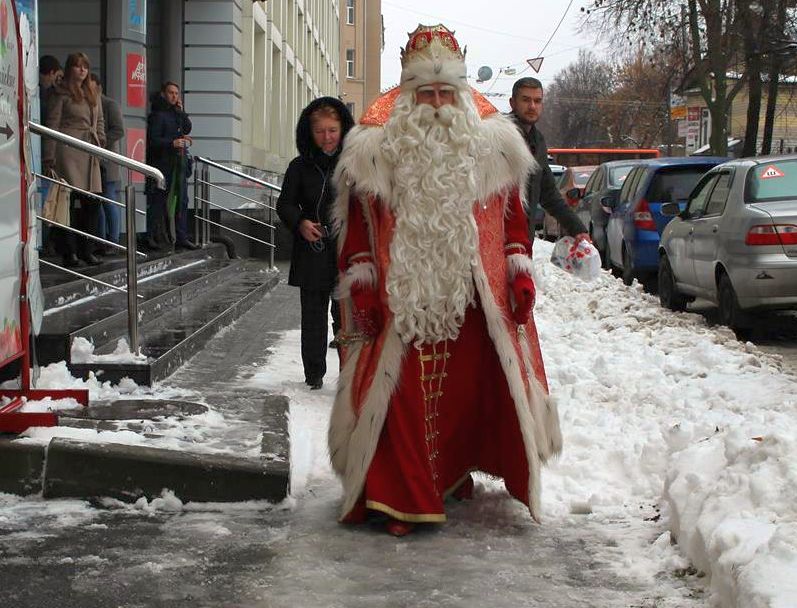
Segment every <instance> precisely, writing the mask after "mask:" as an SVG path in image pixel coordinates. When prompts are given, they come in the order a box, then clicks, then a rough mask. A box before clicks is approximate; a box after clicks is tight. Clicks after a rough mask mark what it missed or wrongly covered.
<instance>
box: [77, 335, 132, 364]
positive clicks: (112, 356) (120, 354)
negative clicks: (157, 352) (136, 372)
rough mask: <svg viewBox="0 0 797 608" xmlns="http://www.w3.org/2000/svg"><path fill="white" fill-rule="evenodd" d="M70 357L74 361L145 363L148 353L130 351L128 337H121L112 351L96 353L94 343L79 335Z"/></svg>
mask: <svg viewBox="0 0 797 608" xmlns="http://www.w3.org/2000/svg"><path fill="white" fill-rule="evenodd" d="M70 358H71V361H72V363H130V364H134V365H135V364H141V365H143V364H145V363H146V362H147V356H146V355H142V354H141V353H139V354H137V355H136V354H134V353H133V352H131V351H130V346H129V345H128V343H127V339H126V338H119V341H118V342H117V343H116V348H115V349H114V350H113V352H112V353H108V354H107V355H95V354H94V343H93V342H91V341H89V340H87V339H86V338H83V337H77V338H75V339H74V340H72V349H71V351H70Z"/></svg>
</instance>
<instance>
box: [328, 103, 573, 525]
mask: <svg viewBox="0 0 797 608" xmlns="http://www.w3.org/2000/svg"><path fill="white" fill-rule="evenodd" d="M490 120H495V121H496V122H495V123H494V124H495V129H496V132H497V133H498V134H497V135H496V136H495V140H496V142H497V144H498V145H497V147H499V148H500V149H502V150H509V151H510V152H514V154H511V153H510V154H504V155H503V158H505V159H506V161H504V160H503V159H499V160H498V161H495V162H506V163H507V164H510V165H511V163H512V162H513V160H514V159H516V158H519V159H521V160H522V161H523V162H525V158H526V157H524V156H523V154H524V152H525V154H526V155H528V152H527V150H526V148H525V144H524V143H523V141H522V138H521V137H520V135H519V133H517V131H516V130H515V129H514V127H513V126H511V125H510V126H507V124H506V123H505V122H503V121H505V119H504V118H503V117H497V118H494V119H492V118H491V119H490ZM507 122H508V121H507ZM361 128H362V127H358V129H361ZM353 134H354V138H355V139H354V142H353V147H354V149H355V152H356V151H357V150H360V152H356V153H358V154H361V156H363V158H364V159H365V160H364V161H363V160H358V159H357V158H354V159H348V158H347V155H346V151H345V150H344V153H343V155H342V157H341V164H340V165H339V167H338V177H339V180H338V200H337V203H336V207H337V208H336V215H337V222H338V225H339V226H340V228H341V234H340V237H339V247H340V249H339V260H340V262H339V263H340V269H341V272H343V273H345V272H346V271H347V270H348V267H349V265H350V264H351V263H352V262H353V260H356V259H360V260H361V259H362V258H363V256H370V258H369V259H370V260H371V261H372V262H373V264H374V266H375V271H376V273H375V274H376V284H375V289H376V290H377V293H378V294H379V296H380V301H381V306H382V312H383V314H382V318H383V319H384V323H383V326H382V328H381V331H380V332H379V333H378V335H376V336H375V337H374V338H372V339H369V340H365V341H355V342H352V343H351V344H347V345H346V346H345V347H344V348H343V350H342V371H341V376H340V380H339V386H338V392H337V395H336V399H335V404H334V407H333V413H332V419H331V421H330V430H329V449H330V456H331V459H332V465H333V468H334V469H335V471H336V472H337V473H338V474H339V475H340V476H341V478H342V480H343V485H344V502H343V507H342V511H341V517H342V519H343V520H344V521H358V520H360V519H362V518H363V517H364V515H365V512H366V511H365V508H370V509H372V510H374V511H380V512H383V513H386V514H387V515H389V516H391V517H394V518H396V519H401V520H404V521H413V522H440V521H444V520H445V512H444V508H443V500H444V498H445V496H446V495H447V494H448V493H449V492H451V491H452V490H454V489H455V488H456V487H457V485H458V484H459V483H461V482H462V481H463V480H464V479H467V476H468V474H469V473H470V472H471V471H474V470H481V471H485V472H487V473H490V474H491V475H494V476H498V477H501V478H503V479H504V480H505V483H506V486H507V489H508V491H509V492H510V494H511V495H512V496H514V497H515V498H517V499H518V500H520V501H521V502H523V503H524V504H525V505H527V506H528V507H529V510H530V512H531V515H532V517H533V518H534V519H537V520H539V495H540V466H541V464H542V463H544V462H545V460H547V459H548V458H549V457H550V456H552V455H555V454H557V453H558V452H559V451H560V450H561V434H560V432H559V422H558V413H557V412H556V408H555V404H554V403H553V401H552V400H551V399H550V398H549V397H548V396H547V383H546V380H545V371H544V367H543V362H542V357H541V354H540V350H539V342H538V339H537V332H536V326H535V324H534V320H533V316H532V318H531V319H530V320H529V322H528V323H527V324H526V325H525V326H518V325H517V324H516V323H514V321H513V320H512V315H511V313H512V305H511V303H510V289H509V269H508V264H507V259H506V251H505V246H506V245H507V244H516V245H518V244H519V245H521V246H522V247H524V248H525V249H526V250H527V251H530V244H529V241H528V234H527V222H526V217H525V212H524V210H523V207H522V204H521V201H520V199H519V196H518V192H519V191H520V189H521V187H522V185H523V180H524V179H525V176H526V171H527V167H523V166H521V165H522V162H520V161H518V163H517V166H510V167H509V168H507V169H506V170H505V171H504V173H505V175H504V174H502V175H500V176H498V178H495V179H497V180H498V181H497V183H498V187H497V188H496V189H495V191H494V192H493V193H492V194H490V195H488V196H486V197H484V199H483V200H481V201H478V202H474V206H473V213H474V218H475V220H476V225H477V227H478V239H479V246H478V255H477V260H475V261H476V265H475V266H474V269H473V278H474V283H475V287H476V294H477V296H476V302H475V306H474V307H473V308H468V312H467V314H466V317H465V321H464V324H463V326H462V327H461V329H460V335H459V337H458V338H457V339H456V340H449V341H446V342H442V343H438V344H437V345H436V346H435V347H433V346H432V345H431V344H426V345H424V347H423V349H421V350H420V351H419V350H418V349H416V347H415V346H413V345H408V344H404V343H402V341H401V339H400V338H399V336H398V333H397V332H396V331H395V329H394V328H393V325H392V322H393V319H392V314H391V312H390V310H389V307H388V306H387V293H386V290H385V278H386V276H387V269H388V266H389V264H390V259H389V258H390V256H389V251H390V242H391V239H392V233H393V230H394V226H395V221H394V218H393V214H392V213H391V211H390V208H389V205H388V204H387V203H386V202H385V199H384V198H383V196H380V195H388V194H389V193H386V192H380V185H379V184H378V183H371V182H368V180H372V179H373V177H372V176H373V174H374V171H371V170H370V167H371V165H373V167H379V159H378V158H377V157H376V156H374V158H373V159H371V158H370V156H368V154H374V155H376V154H378V152H376V150H378V146H372V147H369V142H368V141H367V138H369V137H371V135H369V134H368V133H362V132H361V133H359V134H358V133H357V132H356V131H355V132H353ZM375 135H376V137H375V138H374V141H377V137H378V134H375ZM348 137H349V139H347V142H350V140H351V138H352V134H350V135H349V136H348ZM358 137H362V138H364V140H363V141H360V140H359V139H357V138H358ZM347 145H349V143H347ZM362 151H365V152H367V154H365V152H362ZM528 158H529V160H528V162H529V163H531V162H533V161H531V160H530V156H529V157H528ZM485 171H488V169H485ZM489 172H490V173H496V170H495V167H492V168H491V170H489ZM499 173H500V171H499ZM360 178H362V179H360ZM495 179H494V180H493V181H495ZM490 183H493V182H490ZM341 311H342V323H343V333H344V337H345V335H356V334H357V333H358V331H357V328H356V327H354V325H353V321H352V317H351V301H350V300H349V299H348V298H346V297H343V298H342V299H341ZM344 342H345V340H344ZM442 373H445V374H446V375H445V376H442V375H440V374H442Z"/></svg>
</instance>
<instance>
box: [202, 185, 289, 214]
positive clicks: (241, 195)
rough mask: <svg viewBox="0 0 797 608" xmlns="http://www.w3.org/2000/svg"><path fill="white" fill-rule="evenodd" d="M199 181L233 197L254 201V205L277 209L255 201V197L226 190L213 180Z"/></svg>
mask: <svg viewBox="0 0 797 608" xmlns="http://www.w3.org/2000/svg"><path fill="white" fill-rule="evenodd" d="M199 183H200V184H206V185H208V186H210V187H211V188H216V189H217V190H221V191H222V192H226V193H227V194H229V195H231V196H235V197H237V198H240V199H243V200H245V201H249V202H250V203H254V204H255V205H260V206H261V207H265V208H266V209H271V210H272V211H276V210H277V208H276V207H272V206H271V205H266V203H261V202H260V201H256V200H255V199H253V198H249V197H248V196H244V195H243V194H238V193H237V192H233V191H232V190H227V188H224V187H222V186H219V185H218V184H214V183H213V182H206V181H205V180H202V179H200V180H199Z"/></svg>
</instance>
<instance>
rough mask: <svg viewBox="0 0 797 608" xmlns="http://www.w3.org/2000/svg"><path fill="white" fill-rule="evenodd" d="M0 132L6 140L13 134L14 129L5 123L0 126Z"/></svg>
mask: <svg viewBox="0 0 797 608" xmlns="http://www.w3.org/2000/svg"><path fill="white" fill-rule="evenodd" d="M0 133H2V134H3V135H5V136H6V141H8V140H9V139H11V136H12V135H13V134H14V129H12V128H11V126H10V125H9V124H8V123H6V126H5V127H0Z"/></svg>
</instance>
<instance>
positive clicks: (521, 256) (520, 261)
mask: <svg viewBox="0 0 797 608" xmlns="http://www.w3.org/2000/svg"><path fill="white" fill-rule="evenodd" d="M506 270H507V275H508V278H509V280H510V281H512V280H514V278H515V277H516V276H518V275H519V274H525V275H528V276H529V277H532V276H534V262H532V261H531V258H530V257H529V256H527V255H526V254H525V253H513V254H512V255H508V256H506Z"/></svg>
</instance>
